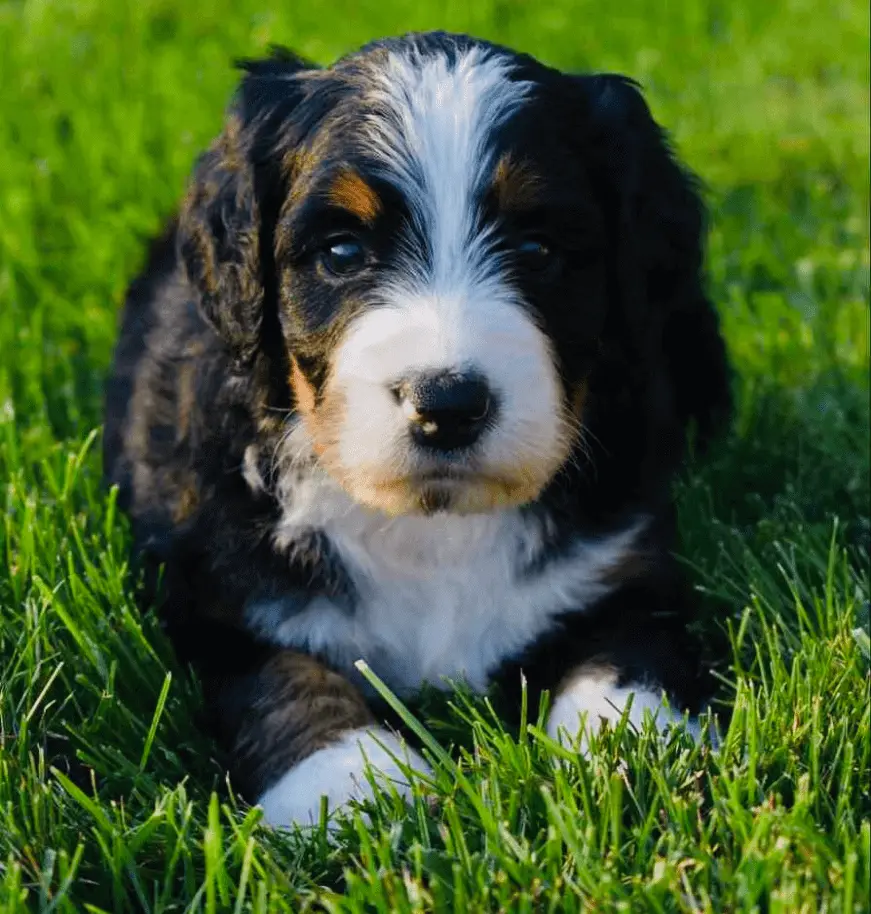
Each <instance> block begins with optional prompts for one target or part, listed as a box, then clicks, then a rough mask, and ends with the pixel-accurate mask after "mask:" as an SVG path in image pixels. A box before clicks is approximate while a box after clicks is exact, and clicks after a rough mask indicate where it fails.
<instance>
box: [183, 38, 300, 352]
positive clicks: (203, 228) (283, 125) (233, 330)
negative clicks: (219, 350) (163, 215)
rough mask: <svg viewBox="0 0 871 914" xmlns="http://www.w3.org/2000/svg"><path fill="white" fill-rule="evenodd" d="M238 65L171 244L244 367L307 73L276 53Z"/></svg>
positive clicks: (258, 319) (208, 315) (254, 342)
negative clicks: (283, 163) (235, 84)
mask: <svg viewBox="0 0 871 914" xmlns="http://www.w3.org/2000/svg"><path fill="white" fill-rule="evenodd" d="M238 66H240V67H241V68H242V69H243V70H245V76H244V77H243V79H242V83H241V85H240V87H239V90H238V92H237V94H236V97H235V99H234V100H233V103H232V104H231V106H230V109H229V111H228V114H227V118H226V123H225V126H224V129H223V131H222V132H221V134H220V135H219V136H218V137H217V139H216V140H215V141H214V142H213V143H212V144H211V146H210V147H209V148H208V149H207V151H206V152H205V153H204V154H203V155H202V156H201V157H200V159H199V161H198V162H197V164H196V166H195V168H194V173H193V178H192V181H191V183H190V187H189V190H188V193H187V195H186V197H185V200H184V201H183V203H182V207H181V212H180V214H179V227H178V234H177V244H178V251H179V256H180V259H181V262H182V263H183V265H184V268H185V270H186V272H187V276H188V280H189V281H190V283H191V284H192V285H193V287H194V288H195V289H196V290H197V291H198V293H199V306H200V310H201V313H202V315H203V317H205V319H206V320H207V321H208V322H209V323H210V324H211V325H212V327H213V328H214V329H215V331H216V332H217V333H218V334H219V335H220V336H221V338H222V339H223V340H224V341H225V343H226V344H227V346H228V347H229V349H230V351H231V353H232V354H233V357H234V359H235V361H236V363H237V364H244V363H246V362H248V361H250V359H251V358H252V357H253V355H254V354H255V352H256V351H257V348H258V340H259V334H260V329H261V323H262V320H263V310H264V309H263V305H264V297H265V295H266V286H267V282H268V280H267V277H266V275H265V274H266V273H267V271H268V267H269V265H270V263H271V256H272V254H271V231H272V228H271V225H270V224H269V223H270V218H271V219H273V220H274V218H275V215H276V214H277V207H278V206H279V205H280V201H279V200H278V197H279V196H282V194H281V190H282V183H283V182H284V181H285V179H286V176H284V175H283V174H282V169H281V167H280V159H281V153H282V151H283V150H284V149H286V147H287V145H288V144H289V143H291V142H292V139H291V138H290V137H288V136H287V135H286V134H287V133H288V131H289V130H291V123H290V119H291V117H292V115H293V113H294V109H295V107H296V106H297V105H298V104H299V103H300V101H301V100H302V99H303V97H304V95H305V92H304V89H303V84H302V77H303V75H304V74H305V73H306V72H308V71H311V70H313V69H314V68H313V66H312V65H311V64H308V63H307V62H306V61H304V60H302V59H301V58H299V57H297V56H296V55H294V54H292V53H290V52H289V51H286V50H284V49H281V48H278V49H274V50H273V52H272V55H271V56H270V57H268V58H266V59H263V60H244V61H240V62H238ZM270 197H271V199H270ZM267 235H268V236H269V238H267V237H265V236H267Z"/></svg>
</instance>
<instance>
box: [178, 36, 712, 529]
mask: <svg viewBox="0 0 871 914" xmlns="http://www.w3.org/2000/svg"><path fill="white" fill-rule="evenodd" d="M244 67H245V69H246V71H247V73H246V76H245V78H244V80H243V82H242V85H241V88H240V91H239V94H238V96H237V99H236V101H235V103H234V105H233V107H232V109H231V111H230V113H229V115H228V121H227V125H226V127H225V129H224V132H223V133H222V135H221V136H220V137H219V138H218V140H217V141H216V142H215V144H214V145H213V146H212V148H211V149H210V150H209V151H208V152H207V153H206V155H205V156H204V157H203V158H202V160H201V161H200V163H199V165H198V167H197V170H196V174H195V178H194V181H193V184H192V187H191V191H190V193H189V195H188V197H187V199H186V202H185V205H184V207H183V210H182V214H181V219H180V231H179V239H180V251H181V256H182V259H183V262H184V264H185V266H186V269H187V273H188V276H189V279H190V281H191V282H192V283H193V284H194V285H195V286H196V287H197V288H198V290H199V293H200V301H201V308H202V311H203V314H204V316H205V317H206V319H207V320H208V321H210V322H211V323H212V325H213V326H214V327H215V329H216V331H217V332H218V333H219V334H220V335H221V336H222V337H223V338H224V340H225V341H226V344H227V346H228V347H229V348H230V350H231V351H232V353H233V356H234V359H235V366H236V368H235V370H236V371H237V372H240V373H245V372H253V371H254V365H255V363H257V362H258V360H260V361H261V362H262V361H263V360H264V359H265V360H268V362H269V365H270V366H271V376H272V377H273V379H274V378H275V377H276V374H277V377H278V381H277V382H276V383H278V384H279V385H280V386H284V387H285V388H286V389H287V390H289V392H290V394H291V397H292V403H293V408H294V418H293V420H292V421H293V422H294V423H296V425H297V432H298V433H299V435H302V437H303V438H304V440H305V442H306V447H307V448H309V449H310V451H311V454H312V455H315V457H316V459H317V460H318V461H319V462H320V464H321V465H322V466H323V467H324V469H325V470H326V471H327V472H328V473H330V474H331V475H332V476H333V477H334V479H335V480H337V481H338V482H339V483H340V484H341V485H342V486H343V487H344V488H345V489H346V490H347V491H348V492H349V493H350V494H351V495H352V496H353V497H354V498H355V499H356V500H357V501H359V502H361V503H364V504H366V505H369V506H372V507H375V508H377V509H380V510H382V511H385V512H387V513H390V514H401V513H419V512H425V513H428V512H433V511H441V510H444V511H451V512H456V513H476V512H484V511H489V510H493V509H495V508H498V507H501V506H508V505H520V504H526V503H529V502H532V501H534V500H535V499H536V498H537V497H538V496H539V495H540V493H541V492H542V491H543V490H544V489H545V488H546V487H547V486H548V484H549V483H550V482H551V481H552V480H553V479H554V478H555V477H556V476H557V475H558V474H559V473H560V471H561V470H562V469H564V468H566V467H569V466H571V465H572V464H573V462H576V461H577V459H578V456H579V455H580V454H581V453H582V452H583V450H584V447H585V432H589V433H590V434H591V435H592V436H593V437H594V438H597V437H600V436H599V435H598V433H597V432H596V429H595V427H594V426H595V422H591V420H590V419H589V417H588V415H587V413H588V407H589V401H590V398H591V396H592V395H593V391H594V390H595V391H596V396H597V397H598V401H599V402H598V404H597V413H598V414H599V415H600V416H601V417H604V420H603V421H605V422H606V423H608V422H610V423H612V424H613V423H614V421H615V420H616V421H617V422H618V424H619V421H620V420H619V418H618V414H619V410H620V408H621V407H620V406H619V404H620V402H621V398H622V400H626V399H627V397H628V398H629V399H632V397H633V396H635V397H636V398H641V399H644V400H645V402H647V399H649V398H650V396H651V391H657V393H656V397H657V402H659V403H660V407H659V408H660V409H662V410H664V411H665V412H666V413H668V421H669V422H670V427H671V426H674V427H677V428H679V429H680V431H681V432H682V431H683V429H684V426H685V425H686V424H687V423H688V422H689V421H690V420H692V419H695V420H696V421H697V422H698V424H699V426H700V428H701V430H702V432H703V433H705V432H707V431H708V430H710V429H711V428H713V426H714V420H715V417H716V416H717V415H718V414H719V413H721V412H722V411H723V407H724V405H725V404H726V401H727V399H728V392H727V385H726V380H725V360H724V356H723V353H722V344H721V342H720V338H719V334H718V332H717V322H716V317H715V315H714V312H713V310H712V309H711V307H710V305H709V304H708V302H707V301H706V300H705V298H704V295H703V294H702V292H701V289H700V287H699V272H700V268H701V260H702V253H701V239H702V231H703V219H702V208H701V204H700V201H699V198H698V195H697V193H696V191H695V189H694V185H693V182H692V180H691V178H690V177H688V176H687V174H686V173H685V172H684V171H683V170H682V169H681V168H680V167H679V166H678V165H677V164H676V162H675V161H674V159H673V157H672V156H671V154H670V152H669V149H668V147H667V144H666V142H665V140H664V137H663V135H662V133H661V131H660V130H659V128H658V127H657V126H656V124H655V123H654V121H653V120H652V118H651V116H650V113H649V111H648V109H647V106H646V105H645V103H644V101H643V100H642V98H641V96H640V94H639V92H638V89H637V88H636V86H635V85H634V84H633V83H632V82H630V81H629V80H627V79H625V78H622V77H619V76H607V75H606V76H601V75H600V76H569V75H565V74H562V73H560V72H558V71H556V70H553V69H550V68H548V67H545V66H543V65H542V64H540V63H538V62H536V61H535V60H533V59H532V58H530V57H527V56H524V55H519V54H516V53H514V52H511V51H508V50H506V49H504V48H500V47H497V46H494V45H491V44H488V43H485V42H481V41H476V40H473V39H470V38H466V37H462V36H451V35H444V34H428V35H411V36H406V37H404V38H399V39H392V40H387V41H381V42H376V43H374V44H372V45H369V46H367V47H365V48H363V49H362V50H361V51H359V52H357V53H355V54H352V55H350V56H349V57H346V58H343V59H342V60H340V61H339V62H338V63H336V64H335V65H333V66H332V67H330V68H328V69H323V70H321V69H316V68H314V67H312V66H310V65H307V64H305V63H304V62H302V61H300V60H298V59H297V58H295V57H293V56H291V55H289V54H287V53H286V52H278V53H276V54H275V55H274V56H273V57H272V58H270V59H268V60H264V61H258V62H248V63H246V64H244ZM615 359H616V360H617V362H618V363H619V364H620V365H621V366H622V369H621V370H620V371H618V372H617V375H619V376H620V377H621V378H624V379H626V380H625V384H624V383H623V381H622V380H621V381H620V382H615V381H614V380H613V378H614V377H615V372H614V370H613V366H614V364H615ZM605 362H607V363H608V364H609V365H610V366H611V368H610V369H609V370H610V377H611V378H612V380H611V381H610V382H609V385H610V389H602V385H601V383H598V386H597V374H596V372H597V370H598V368H599V366H600V365H601V364H603V363H605ZM630 377H631V378H632V379H633V380H632V381H631V382H630V381H629V380H628V379H629V378H630ZM626 385H629V387H628V388H627V390H623V389H622V388H623V387H624V386H626ZM606 387H608V385H606ZM609 398H612V399H613V403H614V409H613V410H610V409H609V407H608V400H609ZM626 421H635V420H630V419H628V418H627V419H626ZM666 424H668V423H666ZM607 447H608V444H607V442H606V448H607Z"/></svg>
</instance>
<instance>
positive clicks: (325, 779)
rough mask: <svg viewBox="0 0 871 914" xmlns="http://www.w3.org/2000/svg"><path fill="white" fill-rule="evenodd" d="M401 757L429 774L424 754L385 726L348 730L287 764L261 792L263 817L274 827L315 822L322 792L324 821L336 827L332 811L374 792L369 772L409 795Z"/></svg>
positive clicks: (400, 792) (413, 767)
mask: <svg viewBox="0 0 871 914" xmlns="http://www.w3.org/2000/svg"><path fill="white" fill-rule="evenodd" d="M367 762H368V770H367ZM400 762H401V763H404V764H406V765H407V766H408V767H410V768H411V769H412V770H413V771H414V772H417V773H420V774H423V775H428V774H430V773H431V770H430V767H429V765H427V763H426V762H425V761H424V759H423V758H422V757H421V756H420V755H419V754H418V753H416V752H414V751H413V750H411V749H409V748H408V747H407V746H405V745H404V744H403V743H402V742H401V741H400V740H399V739H398V738H397V737H396V736H395V735H394V734H393V733H390V732H389V731H388V730H385V729H383V728H380V727H379V728H371V729H359V730H351V731H349V732H348V733H346V734H344V735H343V736H342V737H341V738H340V739H338V740H337V741H336V742H335V743H333V744H332V745H330V746H326V747H325V748H323V749H319V750H318V751H317V752H315V753H313V754H312V755H310V756H308V758H305V759H303V760H302V761H301V762H300V763H299V764H297V765H295V766H294V767H293V768H291V769H290V770H289V771H288V772H287V773H286V774H284V775H283V776H282V777H281V778H280V779H279V780H278V781H277V782H276V783H275V784H273V785H272V786H271V787H270V788H269V789H268V790H266V791H265V792H264V793H263V794H262V796H261V797H260V799H259V800H258V805H259V806H261V807H262V808H263V818H264V820H265V821H266V822H267V823H268V824H270V825H272V826H275V827H289V826H292V825H300V826H303V827H311V826H313V825H317V824H318V823H319V821H320V816H321V807H322V798H323V797H326V798H327V811H328V814H329V815H330V820H329V822H328V826H329V827H331V828H334V827H335V823H334V820H333V817H332V814H333V813H334V812H336V811H337V810H340V809H342V808H343V807H345V806H347V804H348V803H350V802H351V801H353V800H357V801H362V800H366V799H370V798H371V797H372V795H373V788H372V784H371V783H370V780H369V777H370V775H369V772H370V771H371V776H372V777H373V778H374V780H375V781H376V782H377V783H379V784H380V785H384V786H386V787H393V788H394V789H396V790H397V791H398V792H399V794H400V795H401V796H404V797H409V796H410V795H411V785H410V783H409V779H408V776H407V775H406V773H405V772H404V771H403V770H402V768H401V767H400Z"/></svg>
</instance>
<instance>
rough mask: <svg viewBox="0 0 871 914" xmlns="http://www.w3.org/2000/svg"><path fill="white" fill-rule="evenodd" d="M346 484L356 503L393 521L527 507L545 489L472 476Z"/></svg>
mask: <svg viewBox="0 0 871 914" xmlns="http://www.w3.org/2000/svg"><path fill="white" fill-rule="evenodd" d="M343 483H344V487H345V489H346V491H347V492H348V494H349V495H351V496H352V497H353V498H354V499H355V501H357V502H359V503H360V504H363V505H366V506H367V507H369V508H374V509H376V510H378V511H380V512H382V513H383V514H387V515H389V516H392V517H399V516H402V515H409V514H411V515H418V516H424V517H429V516H432V515H435V514H456V515H469V514H490V513H493V512H495V511H500V510H505V509H508V508H516V507H520V506H521V505H524V504H528V503H529V502H531V501H534V500H535V499H536V498H537V497H538V495H539V493H540V491H541V489H542V488H543V486H535V485H531V484H529V483H526V484H524V483H521V482H518V481H517V480H508V479H500V478H497V477H479V476H472V475H469V476H467V477H463V478H455V477H450V476H445V477H432V476H430V477H425V478H423V479H420V478H418V479H415V478H404V479H403V478H401V479H396V480H391V481H389V482H378V483H367V482H364V481H362V480H348V479H347V478H346V479H345V480H343Z"/></svg>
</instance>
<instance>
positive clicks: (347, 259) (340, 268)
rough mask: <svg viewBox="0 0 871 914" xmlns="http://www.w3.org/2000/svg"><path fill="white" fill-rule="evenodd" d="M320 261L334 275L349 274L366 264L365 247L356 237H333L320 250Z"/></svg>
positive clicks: (356, 271)
mask: <svg viewBox="0 0 871 914" xmlns="http://www.w3.org/2000/svg"><path fill="white" fill-rule="evenodd" d="M321 263H322V264H323V265H324V267H325V268H326V269H327V271H328V272H330V273H332V274H334V275H335V276H350V275H351V274H352V273H358V272H359V271H360V270H362V269H363V267H364V266H366V249H365V248H364V247H363V245H362V244H361V243H360V242H359V241H358V240H357V239H356V238H350V237H346V238H334V239H332V240H331V241H330V242H329V243H328V245H327V247H326V248H325V249H324V251H323V252H322V254H321Z"/></svg>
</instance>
